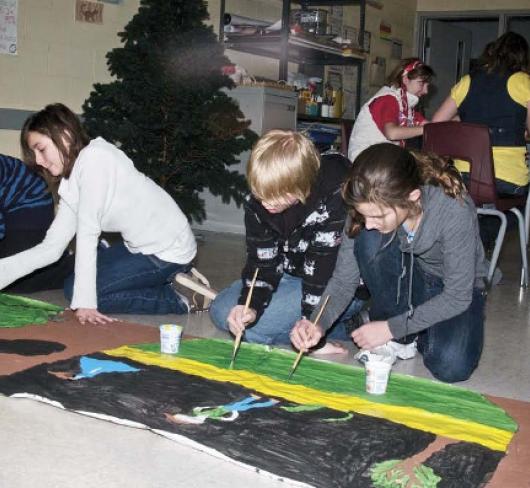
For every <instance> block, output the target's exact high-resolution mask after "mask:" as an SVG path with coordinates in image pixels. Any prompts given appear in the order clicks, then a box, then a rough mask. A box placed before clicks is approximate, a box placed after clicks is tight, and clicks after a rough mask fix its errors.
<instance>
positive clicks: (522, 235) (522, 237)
mask: <svg viewBox="0 0 530 488" xmlns="http://www.w3.org/2000/svg"><path fill="white" fill-rule="evenodd" d="M510 212H512V213H514V214H515V216H516V217H517V223H518V224H519V244H520V246H521V262H522V270H521V286H524V287H525V288H527V287H528V256H527V251H526V229H525V219H524V217H523V214H522V213H521V211H520V210H519V209H518V208H511V209H510Z"/></svg>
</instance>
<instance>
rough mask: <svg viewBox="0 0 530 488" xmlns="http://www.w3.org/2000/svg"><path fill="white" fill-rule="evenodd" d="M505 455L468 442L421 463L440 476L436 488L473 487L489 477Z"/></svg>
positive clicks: (435, 454) (442, 451) (447, 448)
mask: <svg viewBox="0 0 530 488" xmlns="http://www.w3.org/2000/svg"><path fill="white" fill-rule="evenodd" d="M503 457H504V454H503V453H502V452H499V451H492V450H491V449H488V448H487V447H484V446H481V445H479V444H473V443H470V442H458V443H455V444H448V445H447V446H445V448H444V449H442V450H440V451H438V452H435V453H434V454H433V455H432V456H431V457H429V459H427V461H426V462H425V463H424V464H425V465H426V466H429V467H430V468H432V469H433V470H434V471H435V473H436V474H437V475H438V476H441V477H442V480H441V481H440V483H438V486H437V488H475V487H477V486H478V487H480V486H484V485H485V484H486V482H487V481H489V479H490V478H491V476H492V475H493V473H494V472H495V470H496V469H497V465H498V464H499V462H500V460H501V459H502V458H503Z"/></svg>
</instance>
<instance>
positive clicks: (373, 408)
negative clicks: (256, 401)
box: [103, 346, 513, 451]
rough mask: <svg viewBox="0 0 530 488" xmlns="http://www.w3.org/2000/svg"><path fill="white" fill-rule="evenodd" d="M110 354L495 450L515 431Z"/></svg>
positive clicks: (173, 361)
mask: <svg viewBox="0 0 530 488" xmlns="http://www.w3.org/2000/svg"><path fill="white" fill-rule="evenodd" d="M103 352H104V353H105V354H108V355H110V356H118V357H127V358H130V359H132V360H134V361H138V362H139V363H143V364H147V365H155V366H161V367H163V368H167V369H172V370H177V371H181V372H183V373H187V374H191V375H195V376H200V377H203V378H207V379H211V380H217V381H223V382H227V383H235V384H238V385H241V386H244V387H246V388H249V389H252V390H255V391H259V392H260V393H262V394H264V395H268V396H272V397H281V398H285V399H286V400H289V401H291V402H294V403H298V404H301V405H314V404H318V405H323V406H326V407H329V408H332V409H335V410H339V411H343V412H357V413H361V414H364V415H370V416H372V417H377V418H383V419H387V420H390V421H392V422H396V423H399V424H403V425H406V426H408V427H411V428H413V429H419V430H422V431H424V432H431V433H433V434H436V435H440V436H444V437H448V438H450V439H456V440H460V441H466V442H476V443H478V444H481V445H483V446H485V447H488V448H490V449H494V450H496V451H505V450H506V448H507V446H508V444H509V443H510V441H511V439H512V437H513V433H512V432H508V431H505V430H502V429H498V428H495V427H489V426H486V425H483V424H479V423H477V422H471V421H467V420H462V419H457V418H454V417H450V416H448V415H442V414H439V413H433V412H428V411H426V410H423V409H420V408H416V407H404V406H397V405H388V404H383V403H375V402H370V401H369V400H365V399H363V398H359V397H355V396H350V395H344V394H342V393H330V392H325V391H320V390H315V389H313V388H308V387H306V386H303V385H296V384H290V383H285V382H282V381H278V380H275V379H272V378H269V377H268V376H263V375H259V374H256V373H252V372H250V371H244V370H230V369H222V368H218V367H216V366H212V365H210V364H206V363H201V362H199V361H195V360H192V359H185V358H179V357H172V356H164V355H161V354H157V353H152V352H145V351H140V350H139V349H134V348H131V347H127V346H123V347H119V348H117V349H111V350H108V351H103Z"/></svg>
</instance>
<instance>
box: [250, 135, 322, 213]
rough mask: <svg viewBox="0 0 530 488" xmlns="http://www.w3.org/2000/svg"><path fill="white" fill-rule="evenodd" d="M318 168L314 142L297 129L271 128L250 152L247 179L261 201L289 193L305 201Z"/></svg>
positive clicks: (278, 198)
mask: <svg viewBox="0 0 530 488" xmlns="http://www.w3.org/2000/svg"><path fill="white" fill-rule="evenodd" d="M319 169H320V156H319V154H318V151H317V149H316V148H315V146H314V144H313V143H312V142H311V141H310V140H309V139H308V138H307V137H305V136H303V135H302V134H300V133H298V132H293V131H289V130H271V131H269V132H267V133H266V134H265V135H264V136H262V137H261V138H260V139H259V140H258V142H257V143H256V145H255V146H254V148H253V149H252V153H251V155H250V161H249V163H248V167H247V181H248V184H249V187H250V191H251V192H252V193H253V195H254V196H255V197H256V198H257V199H258V200H261V201H281V200H282V199H284V198H285V197H286V196H287V195H288V194H289V195H292V196H294V197H296V198H297V199H298V200H300V201H301V202H302V203H305V201H306V199H307V197H308V196H309V194H310V192H311V187H312V186H313V184H314V183H315V181H316V179H317V175H318V171H319Z"/></svg>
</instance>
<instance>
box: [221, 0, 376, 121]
mask: <svg viewBox="0 0 530 488" xmlns="http://www.w3.org/2000/svg"><path fill="white" fill-rule="evenodd" d="M292 3H296V4H298V5H301V6H302V7H317V6H320V7H329V6H348V5H354V6H359V7H360V18H359V40H358V41H359V45H360V46H362V45H363V40H364V39H363V38H364V30H365V18H366V0H282V29H281V31H280V32H279V33H275V34H266V35H253V36H242V35H240V36H238V35H230V36H227V37H228V39H227V40H225V33H224V14H225V8H226V0H221V1H220V21H219V38H220V39H221V40H222V41H225V45H226V47H227V48H228V49H233V50H236V51H241V52H245V53H249V54H255V55H258V56H265V57H269V58H274V59H278V60H279V76H278V78H279V79H280V80H287V71H288V63H289V62H293V63H298V64H313V65H354V66H356V67H357V86H356V97H355V98H356V101H355V107H356V110H357V111H359V109H360V106H361V88H362V69H363V64H364V61H365V57H364V55H362V54H355V53H354V54H351V55H345V54H343V53H342V50H341V49H340V48H337V47H334V46H329V45H327V44H321V43H319V42H317V38H311V37H309V36H302V35H296V36H293V35H291V34H290V32H289V19H290V14H291V4H292Z"/></svg>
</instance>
